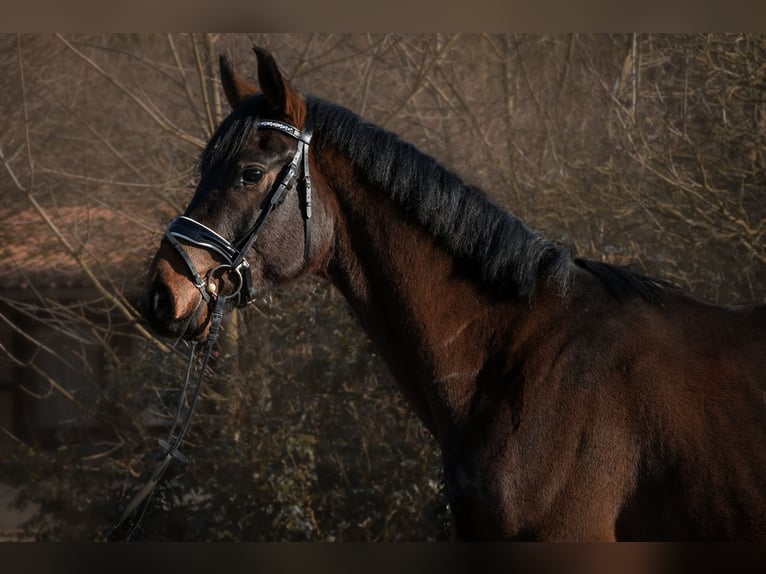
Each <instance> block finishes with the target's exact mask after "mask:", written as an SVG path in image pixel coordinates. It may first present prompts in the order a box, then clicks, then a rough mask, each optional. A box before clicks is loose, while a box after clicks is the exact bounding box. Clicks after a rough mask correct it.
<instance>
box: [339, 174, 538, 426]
mask: <svg viewBox="0 0 766 574" xmlns="http://www.w3.org/2000/svg"><path fill="white" fill-rule="evenodd" d="M331 178H332V182H331V183H330V187H331V188H332V189H333V191H334V200H335V201H337V213H336V216H335V220H336V221H335V237H336V240H335V247H334V251H333V253H332V256H331V257H330V260H329V263H328V265H327V268H326V274H327V276H328V277H329V279H330V280H331V281H332V282H333V283H334V284H335V286H336V287H338V288H339V289H340V290H341V292H342V293H343V294H344V296H345V297H346V299H347V300H348V301H349V303H350V304H351V306H352V308H353V309H354V310H355V312H356V314H357V316H358V318H359V320H360V323H361V324H362V326H363V328H364V329H365V330H366V332H367V333H368V335H369V336H370V338H371V339H372V340H373V342H374V343H375V344H376V346H377V348H378V351H379V353H380V354H381V356H382V357H383V359H384V360H385V361H386V363H387V364H388V366H389V368H390V369H391V371H392V373H393V375H394V377H395V378H396V379H397V381H398V383H399V385H400V387H401V389H402V391H403V393H404V394H405V396H406V397H407V398H408V399H409V400H410V402H411V404H412V406H413V408H414V409H415V411H416V413H417V414H418V415H419V416H420V417H421V419H422V420H423V421H424V423H425V424H426V426H427V427H428V428H429V429H430V430H431V431H432V432H433V433H434V434H438V427H439V426H441V425H442V422H443V421H445V420H453V419H455V418H456V417H459V416H460V413H461V412H462V411H464V410H465V409H466V408H468V403H469V401H470V397H471V395H472V393H473V391H474V389H475V381H476V376H477V374H478V372H479V370H480V368H481V366H482V365H483V363H484V361H485V359H486V356H487V353H488V352H490V351H488V349H489V347H490V345H488V343H487V341H488V339H490V338H491V337H492V336H494V335H496V334H497V331H498V330H499V329H502V328H504V325H506V324H508V323H510V322H513V321H514V320H515V319H518V318H519V316H520V314H521V313H522V310H523V309H524V308H525V306H524V305H521V304H516V303H514V302H513V301H502V302H497V301H496V300H492V299H491V298H490V296H488V295H487V294H486V292H485V291H484V290H483V289H482V288H481V287H479V286H478V285H477V284H476V283H475V282H474V281H473V280H471V279H470V278H468V277H467V276H466V275H465V273H463V272H461V270H460V269H459V268H458V266H457V265H456V263H455V262H454V261H453V259H452V257H451V256H450V255H449V253H448V252H447V250H446V249H445V248H444V247H443V246H442V245H441V244H440V243H439V242H438V241H437V240H436V239H435V238H434V237H433V236H432V235H430V234H429V233H428V232H426V231H425V230H424V229H423V228H422V227H420V226H419V225H418V224H417V223H415V222H413V221H412V220H411V219H409V218H408V217H407V216H406V215H405V214H404V213H403V212H402V209H401V207H399V206H398V205H396V204H395V203H394V202H393V201H392V200H391V199H390V198H389V197H388V196H387V194H385V193H381V192H379V191H377V190H373V189H367V188H366V187H365V186H363V185H361V184H359V182H358V181H357V180H356V179H355V177H354V175H353V170H352V169H351V167H350V166H345V167H344V168H341V169H337V168H336V173H334V174H332V175H331ZM500 307H502V310H500V309H499V308H500ZM500 313H502V317H503V320H501V321H498V318H497V316H498V314H500Z"/></svg>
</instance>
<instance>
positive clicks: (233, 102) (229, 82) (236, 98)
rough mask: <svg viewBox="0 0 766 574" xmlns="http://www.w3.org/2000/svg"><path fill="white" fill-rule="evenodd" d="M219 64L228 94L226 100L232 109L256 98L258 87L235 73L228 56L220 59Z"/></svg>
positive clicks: (224, 87) (225, 91) (222, 80)
mask: <svg viewBox="0 0 766 574" xmlns="http://www.w3.org/2000/svg"><path fill="white" fill-rule="evenodd" d="M219 64H220V67H221V84H223V91H224V93H225V94H226V99H227V100H228V102H229V105H230V106H231V107H232V109H234V108H236V107H237V106H238V105H239V104H241V103H242V102H243V101H244V100H246V99H247V98H249V97H250V96H254V95H255V94H257V93H258V88H257V87H255V86H254V85H253V84H251V83H250V82H248V81H246V80H243V79H242V78H240V77H239V76H238V75H237V74H235V73H234V71H233V70H232V69H231V66H230V65H229V61H228V60H227V59H226V56H221V57H220V59H219Z"/></svg>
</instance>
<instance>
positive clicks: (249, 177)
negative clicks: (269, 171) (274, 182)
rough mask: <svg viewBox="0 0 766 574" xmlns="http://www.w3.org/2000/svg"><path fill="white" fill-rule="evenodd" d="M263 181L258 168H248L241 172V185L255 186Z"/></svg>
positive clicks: (261, 173)
mask: <svg viewBox="0 0 766 574" xmlns="http://www.w3.org/2000/svg"><path fill="white" fill-rule="evenodd" d="M262 179H263V172H262V171H261V170H260V169H258V168H254V167H253V168H248V169H243V170H242V184H243V185H255V184H256V183H258V182H260V181H261V180H262Z"/></svg>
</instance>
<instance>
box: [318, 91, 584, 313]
mask: <svg viewBox="0 0 766 574" xmlns="http://www.w3.org/2000/svg"><path fill="white" fill-rule="evenodd" d="M307 103H308V117H309V122H310V123H311V127H312V129H313V132H314V139H313V142H315V145H316V146H317V147H318V148H319V149H321V148H322V147H323V146H332V147H333V148H336V149H338V150H339V151H341V152H342V153H344V154H346V155H347V156H348V158H349V159H350V160H351V162H352V163H353V164H354V165H355V166H356V167H357V171H358V174H359V175H360V177H363V178H364V179H366V181H367V183H369V184H370V185H371V186H373V187H375V188H377V189H380V190H385V191H386V192H387V193H389V194H390V196H391V198H392V199H393V200H394V201H395V202H397V203H398V204H399V205H401V206H402V207H403V208H404V211H405V212H406V213H407V214H408V215H409V216H410V217H412V218H414V219H415V220H416V221H417V222H418V223H420V224H421V225H422V226H424V227H425V228H426V229H427V230H428V231H429V232H430V233H431V234H433V235H434V236H435V237H437V238H438V239H439V240H441V242H442V243H443V244H444V245H445V247H446V248H447V250H448V251H449V252H450V254H451V255H452V256H453V257H454V258H455V259H456V261H457V262H458V263H459V264H460V265H461V266H462V267H463V268H465V269H468V270H470V272H471V273H473V274H475V275H476V276H477V279H478V280H479V281H480V282H481V283H482V284H484V285H486V286H488V287H490V288H494V289H497V290H499V291H501V292H504V293H509V292H513V293H515V294H517V295H518V296H520V297H522V298H524V299H528V300H529V299H531V298H532V297H533V295H534V292H535V288H536V286H537V281H538V278H539V277H545V278H546V279H547V280H548V281H549V282H551V283H553V284H555V285H556V286H557V288H558V289H559V290H561V291H562V292H563V291H566V289H567V286H568V281H569V278H570V276H571V264H572V257H571V254H570V253H569V251H568V250H566V249H564V248H562V247H561V246H559V245H557V244H555V243H554V242H553V241H551V240H550V239H549V238H547V237H545V236H544V235H543V234H542V233H540V232H537V231H533V230H531V229H529V228H528V227H527V226H526V224H525V223H524V222H523V221H522V220H521V219H519V218H517V217H514V216H512V215H511V214H509V213H508V212H507V211H505V210H504V209H503V208H501V207H500V206H498V205H495V204H494V203H492V202H491V201H490V200H489V199H488V198H487V196H486V195H485V194H484V193H483V192H482V191H481V190H479V189H477V188H476V187H473V186H470V185H466V184H465V183H463V181H462V180H461V179H460V178H459V177H458V176H457V175H455V174H454V173H452V172H451V171H449V170H447V169H445V168H444V167H443V166H441V165H440V164H439V163H438V162H437V161H436V160H435V159H434V158H432V157H430V156H428V155H426V154H424V153H421V152H420V151H418V150H417V149H416V148H415V147H414V146H413V145H412V144H409V143H407V142H404V141H402V140H400V139H399V138H398V137H397V136H396V135H395V134H393V133H391V132H389V131H386V130H384V129H383V128H381V127H379V126H376V125H374V124H371V123H369V122H366V121H364V120H362V119H361V118H359V117H358V116H357V115H356V114H354V113H353V112H351V111H349V110H347V109H346V108H343V107H341V106H338V105H335V104H332V103H328V102H326V101H323V100H320V99H317V98H309V99H308V101H307Z"/></svg>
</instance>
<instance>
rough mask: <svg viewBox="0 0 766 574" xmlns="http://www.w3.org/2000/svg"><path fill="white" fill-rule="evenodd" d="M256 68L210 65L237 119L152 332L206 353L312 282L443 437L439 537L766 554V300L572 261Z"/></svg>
mask: <svg viewBox="0 0 766 574" xmlns="http://www.w3.org/2000/svg"><path fill="white" fill-rule="evenodd" d="M255 52H256V58H257V62H258V85H257V86H256V85H255V84H252V83H250V82H249V81H247V80H245V79H243V78H241V77H240V76H238V75H237V74H236V73H235V72H234V71H233V70H232V69H231V67H230V66H229V64H228V62H227V61H226V59H225V58H224V57H221V61H220V68H221V70H220V71H221V81H222V85H223V90H224V92H225V95H226V98H227V100H228V102H229V104H230V105H231V108H232V111H231V113H230V115H229V116H228V117H227V118H226V119H225V120H224V121H223V122H222V123H221V124H220V126H219V127H218V129H217V131H216V132H215V134H214V135H213V136H212V138H211V140H210V142H209V143H208V145H207V147H206V149H205V150H204V152H203V154H202V156H201V159H200V164H199V167H200V179H199V185H198V187H197V189H196V192H195V194H194V196H193V198H192V199H191V202H190V203H189V206H188V207H187V209H186V211H185V213H184V215H183V216H180V217H178V218H176V219H174V220H173V221H172V222H171V224H170V226H169V227H168V230H167V232H166V234H165V237H164V239H163V241H162V242H161V244H160V247H159V251H158V252H157V254H156V256H155V257H154V259H153V261H152V263H151V267H150V270H149V274H148V278H147V284H146V288H145V292H144V294H143V312H144V314H145V316H146V319H147V320H148V322H149V323H150V325H151V326H152V327H153V329H154V330H155V331H156V332H157V333H159V334H161V335H166V336H173V337H181V336H182V337H184V338H186V339H190V340H191V339H195V340H205V338H206V337H208V335H209V330H210V324H211V317H212V316H214V315H215V314H216V312H217V313H218V314H219V315H220V313H221V309H223V308H224V304H225V305H226V307H231V306H233V305H246V304H247V303H248V302H249V301H250V300H252V297H253V296H254V295H255V294H256V293H258V292H264V291H267V290H269V289H273V288H275V287H277V286H278V285H280V284H282V283H284V282H286V281H290V280H292V279H294V278H296V277H298V276H301V275H303V274H308V273H313V274H317V275H319V276H322V277H325V278H327V279H329V280H330V281H331V282H332V283H333V284H334V285H335V286H336V287H337V288H338V289H339V290H340V291H341V292H342V293H343V295H344V296H345V298H346V299H347V300H348V301H349V303H350V305H351V307H352V308H353V310H354V312H355V314H356V315H357V317H358V320H359V322H360V323H361V325H362V327H363V328H364V329H365V331H366V332H367V333H368V335H369V336H370V338H371V339H372V340H373V341H374V343H375V344H376V346H377V348H378V350H379V352H380V354H381V356H382V357H383V359H384V360H385V361H386V363H387V364H388V366H389V368H390V370H391V372H392V374H393V376H394V377H395V379H396V380H397V383H398V385H399V386H400V388H401V390H402V392H403V393H404V395H405V396H406V398H407V399H408V402H409V403H410V405H411V406H412V408H413V409H414V411H415V412H416V413H417V415H418V416H419V417H420V419H421V420H422V422H423V424H424V425H425V426H426V427H427V428H428V430H429V431H430V432H431V433H432V434H433V435H434V437H435V438H436V440H437V441H438V444H439V445H440V449H441V457H442V462H443V471H444V481H445V486H446V492H447V495H448V499H449V504H450V507H451V511H452V514H453V517H454V525H455V534H456V536H457V537H458V538H460V539H466V540H579V541H595V540H761V541H763V540H766V305H752V306H737V307H723V306H715V305H710V304H706V303H704V302H701V301H698V300H696V299H694V298H692V297H691V296H689V295H686V294H684V293H683V292H682V291H681V290H680V289H678V288H676V287H673V286H672V285H670V284H668V283H665V282H663V281H661V280H657V279H652V278H649V277H646V276H643V275H640V274H637V273H634V272H631V271H629V270H626V269H623V268H618V267H613V266H611V265H608V264H605V263H601V262H596V261H588V260H584V259H580V258H576V257H574V256H573V255H572V254H571V252H570V251H569V250H568V249H566V248H564V247H562V246H561V245H559V244H557V243H556V242H554V241H552V240H551V239H549V238H547V237H546V236H545V235H544V234H543V233H541V232H537V231H533V230H532V229H530V228H529V227H528V226H527V225H526V224H525V223H524V222H522V221H521V220H520V219H519V218H517V217H515V216H514V215H512V214H510V213H509V212H507V211H506V210H504V209H503V208H501V207H499V206H498V205H495V204H493V203H492V202H490V201H489V200H488V198H487V196H485V195H484V193H483V192H482V191H481V190H479V189H477V188H475V187H472V186H468V185H465V184H464V183H463V182H462V181H461V180H460V178H459V177H458V176H457V175H455V174H454V173H452V172H450V171H449V170H447V169H445V168H444V167H442V166H441V165H440V164H439V163H438V162H437V161H436V160H435V159H433V158H432V157H430V156H428V155H426V154H424V153H421V152H420V151H418V150H417V149H416V148H415V147H413V146H412V145H410V144H408V143H406V142H404V141H402V140H400V139H399V138H398V137H397V136H396V135H394V134H392V133H390V132H388V131H386V130H384V129H382V128H380V127H378V126H375V125H373V124H371V123H369V122H366V121H364V120H362V119H361V118H359V117H358V116H357V115H355V114H354V113H353V112H351V111H349V110H347V109H345V108H343V107H340V106H338V105H336V104H332V103H329V102H327V101H324V100H322V99H319V98H316V97H304V96H302V95H301V94H299V93H298V92H297V91H296V90H295V89H294V88H293V87H292V86H291V84H290V82H289V81H288V80H287V79H286V78H285V77H284V75H283V74H282V73H281V72H280V70H279V67H278V65H277V64H276V62H275V60H274V58H273V57H272V56H271V54H269V53H268V52H267V51H265V50H263V49H260V48H255ZM222 301H223V302H224V303H221V302H222ZM214 303H221V304H220V305H214ZM214 306H215V308H214Z"/></svg>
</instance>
